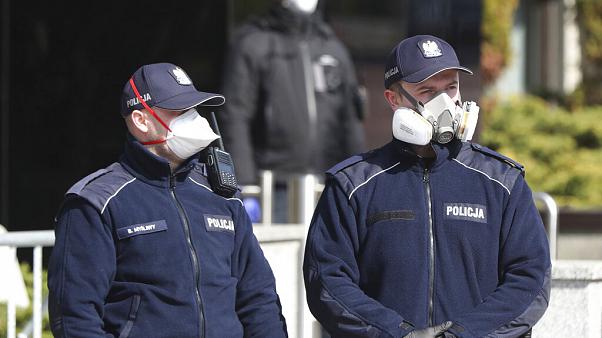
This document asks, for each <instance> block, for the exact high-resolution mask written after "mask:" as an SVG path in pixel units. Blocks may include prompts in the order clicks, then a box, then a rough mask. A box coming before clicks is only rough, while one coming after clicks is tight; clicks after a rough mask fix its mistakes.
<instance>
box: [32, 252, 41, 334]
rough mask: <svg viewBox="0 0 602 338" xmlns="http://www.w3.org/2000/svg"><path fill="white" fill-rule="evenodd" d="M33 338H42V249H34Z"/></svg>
mask: <svg viewBox="0 0 602 338" xmlns="http://www.w3.org/2000/svg"><path fill="white" fill-rule="evenodd" d="M33 338H42V247H41V246H36V247H35V248H34V249H33Z"/></svg>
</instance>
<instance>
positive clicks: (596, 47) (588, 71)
mask: <svg viewBox="0 0 602 338" xmlns="http://www.w3.org/2000/svg"><path fill="white" fill-rule="evenodd" d="M576 5H577V22H578V23H579V34H580V35H581V52H582V55H583V60H582V71H583V88H582V90H583V91H584V93H583V98H584V99H585V101H586V102H585V103H586V104H602V19H601V18H602V1H599V0H577V2H576Z"/></svg>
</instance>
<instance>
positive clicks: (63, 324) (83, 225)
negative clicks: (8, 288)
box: [48, 198, 115, 337]
mask: <svg viewBox="0 0 602 338" xmlns="http://www.w3.org/2000/svg"><path fill="white" fill-rule="evenodd" d="M55 237H56V241H55V245H54V248H53V250H52V254H51V256H50V261H49V266H48V291H49V294H48V301H49V314H50V323H51V329H52V333H53V334H54V336H55V337H112V335H109V334H107V333H106V332H105V331H104V329H103V320H102V318H103V314H104V310H103V309H104V303H105V298H106V296H107V293H108V290H109V287H110V284H111V280H112V279H113V277H114V274H115V248H114V244H113V239H112V236H111V232H110V230H109V228H108V227H107V226H106V225H105V224H104V222H103V221H102V219H101V216H100V214H99V213H98V211H97V210H96V209H95V208H94V207H92V206H91V205H90V204H88V203H87V202H85V201H84V200H83V199H81V198H71V199H70V200H68V201H66V203H65V205H64V206H63V208H62V212H61V213H60V215H59V218H58V220H57V224H56V228H55Z"/></svg>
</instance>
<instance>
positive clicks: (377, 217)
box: [366, 210, 416, 227]
mask: <svg viewBox="0 0 602 338" xmlns="http://www.w3.org/2000/svg"><path fill="white" fill-rule="evenodd" d="M415 219H416V214H415V213H414V211H413V210H388V211H380V212H376V213H373V214H370V215H369V216H368V218H367V219H366V225H367V226H368V227H370V226H372V225H373V224H375V223H378V222H381V221H404V220H405V221H413V220H415Z"/></svg>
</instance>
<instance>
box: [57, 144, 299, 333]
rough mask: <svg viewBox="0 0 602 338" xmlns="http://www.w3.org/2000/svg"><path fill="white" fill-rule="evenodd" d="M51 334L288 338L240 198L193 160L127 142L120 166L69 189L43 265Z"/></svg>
mask: <svg viewBox="0 0 602 338" xmlns="http://www.w3.org/2000/svg"><path fill="white" fill-rule="evenodd" d="M48 275H49V281H48V287H49V291H50V294H49V311H50V320H51V327H52V331H53V333H54V335H55V336H56V337H106V336H111V337H112V336H115V337H117V336H119V337H208V338H210V337H220V338H221V337H243V336H245V337H286V335H287V334H286V325H285V322H284V318H283V317H282V315H281V309H280V303H279V299H278V295H277V294H276V289H275V281H274V277H273V275H272V271H271V270H270V267H269V265H268V263H267V261H266V260H265V258H264V256H263V253H262V251H261V248H260V247H259V244H258V242H257V240H256V238H255V236H254V235H253V232H252V228H251V222H250V221H249V218H248V216H247V214H246V212H245V209H244V208H243V206H242V202H241V201H240V200H239V199H237V198H223V197H221V196H219V195H217V194H215V193H213V192H212V191H211V189H210V186H209V184H208V183H207V179H206V177H205V175H204V165H203V164H201V163H199V162H198V161H197V160H196V159H194V158H192V159H190V160H188V161H187V162H186V163H185V164H183V165H182V166H181V167H180V169H179V170H177V172H175V173H174V174H171V171H170V167H169V163H168V162H167V161H166V160H164V159H162V158H160V157H157V156H155V155H153V154H152V153H150V152H149V151H147V150H146V149H145V148H144V146H142V145H141V144H140V143H139V142H138V141H135V140H134V139H133V137H131V136H130V137H129V138H128V142H127V143H126V150H125V153H124V155H123V156H122V158H121V159H120V161H119V162H118V163H114V164H113V165H111V166H109V167H107V168H106V169H103V170H99V171H97V172H96V173H94V174H92V175H89V176H88V177H86V178H84V179H83V180H81V181H80V182H78V183H77V184H75V185H74V186H73V187H72V188H71V189H70V190H69V191H68V193H67V196H66V199H65V202H64V204H63V206H62V208H61V211H60V213H59V216H58V220H57V224H56V244H55V246H54V249H53V252H52V256H51V259H50V265H49V274H48Z"/></svg>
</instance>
